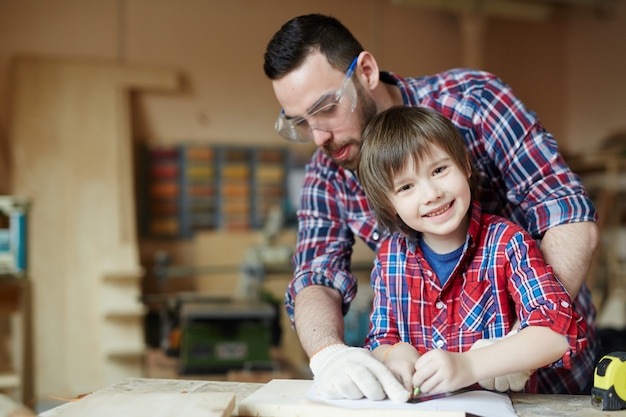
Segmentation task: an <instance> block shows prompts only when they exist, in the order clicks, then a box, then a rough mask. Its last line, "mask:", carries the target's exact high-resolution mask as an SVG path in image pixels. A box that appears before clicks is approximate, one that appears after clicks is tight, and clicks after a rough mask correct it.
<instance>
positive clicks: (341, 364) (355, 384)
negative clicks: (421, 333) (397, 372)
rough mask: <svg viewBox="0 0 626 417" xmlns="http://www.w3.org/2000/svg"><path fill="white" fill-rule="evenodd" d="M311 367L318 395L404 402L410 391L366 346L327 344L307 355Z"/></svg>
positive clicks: (333, 397)
mask: <svg viewBox="0 0 626 417" xmlns="http://www.w3.org/2000/svg"><path fill="white" fill-rule="evenodd" d="M310 367H311V370H312V371H313V375H314V376H315V385H316V387H317V391H318V393H319V395H321V396H322V397H325V398H330V399H336V398H347V399H352V400H357V399H360V398H363V397H367V398H369V399H370V400H375V401H379V400H383V399H385V396H387V397H389V399H390V400H392V401H394V402H406V401H407V400H408V399H409V397H410V395H411V393H410V392H409V391H408V390H407V389H405V388H404V387H403V386H402V384H401V383H400V382H399V381H398V380H397V379H396V377H395V376H394V375H393V374H392V373H391V371H390V370H389V369H388V368H387V367H386V366H385V365H383V364H382V363H381V362H380V361H378V359H376V358H374V356H373V355H372V354H371V353H370V352H369V351H368V350H366V349H363V348H356V347H349V346H347V345H341V344H337V345H331V346H328V347H326V348H324V349H322V350H321V351H319V352H318V353H316V354H315V355H313V357H312V358H311V362H310Z"/></svg>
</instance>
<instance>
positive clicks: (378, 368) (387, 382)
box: [368, 362, 411, 403]
mask: <svg viewBox="0 0 626 417" xmlns="http://www.w3.org/2000/svg"><path fill="white" fill-rule="evenodd" d="M370 371H371V372H372V373H373V374H374V375H376V378H377V379H378V381H379V382H380V385H381V386H382V389H383V391H384V393H386V394H387V397H389V399H390V400H391V401H393V402H397V403H405V402H407V401H408V400H409V398H410V396H411V392H410V391H409V390H407V389H406V388H405V387H404V386H403V385H402V382H400V381H398V379H397V378H396V377H395V375H394V374H393V373H392V372H391V370H389V368H387V367H386V366H385V365H383V364H382V363H380V362H377V363H375V364H372V366H370ZM409 380H410V376H409ZM368 398H369V397H368Z"/></svg>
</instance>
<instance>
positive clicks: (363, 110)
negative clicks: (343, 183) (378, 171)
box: [323, 83, 378, 170]
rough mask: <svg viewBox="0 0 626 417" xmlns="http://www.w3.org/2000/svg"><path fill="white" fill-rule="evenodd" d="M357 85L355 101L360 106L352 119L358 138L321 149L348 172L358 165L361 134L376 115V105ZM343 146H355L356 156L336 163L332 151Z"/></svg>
mask: <svg viewBox="0 0 626 417" xmlns="http://www.w3.org/2000/svg"><path fill="white" fill-rule="evenodd" d="M356 85H357V87H356V88H357V97H358V98H357V100H358V102H359V103H361V105H360V106H357V108H356V114H353V115H352V117H356V118H357V120H356V122H357V124H358V131H359V137H358V138H355V137H350V138H347V139H346V140H345V141H344V142H342V143H340V144H339V146H328V147H327V146H324V147H323V151H324V152H325V153H326V155H328V156H329V157H330V158H331V159H332V160H333V161H335V162H336V163H337V164H338V165H340V166H342V167H344V168H346V169H349V170H356V169H357V166H358V165H359V158H360V155H361V150H360V148H361V141H362V140H363V132H364V131H365V127H366V126H367V124H368V123H369V122H370V121H371V120H372V119H373V118H374V116H376V113H378V110H377V108H376V103H375V102H374V100H372V98H371V97H370V96H369V95H367V94H365V93H364V91H363V87H362V86H361V85H360V84H359V83H356ZM332 145H336V144H335V143H334V142H333V143H332ZM345 146H355V147H356V148H357V149H358V150H357V152H356V155H355V156H354V157H352V158H348V159H345V160H343V161H338V160H336V159H335V158H333V156H332V155H333V151H335V150H337V149H340V148H343V147H345Z"/></svg>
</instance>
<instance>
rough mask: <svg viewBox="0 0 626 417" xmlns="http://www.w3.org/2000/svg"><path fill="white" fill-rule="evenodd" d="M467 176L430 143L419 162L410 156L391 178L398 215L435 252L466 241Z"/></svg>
mask: <svg viewBox="0 0 626 417" xmlns="http://www.w3.org/2000/svg"><path fill="white" fill-rule="evenodd" d="M470 175H471V173H469V172H465V170H464V169H462V168H461V167H459V166H458V165H456V164H455V163H454V161H453V160H452V159H451V158H450V156H449V155H448V154H447V153H446V152H444V151H443V150H442V149H441V148H440V147H438V146H435V145H433V146H431V148H430V149H429V152H428V153H427V154H425V155H424V157H423V158H422V159H421V160H420V161H415V160H414V159H413V158H409V160H408V161H407V164H406V166H405V167H404V169H403V170H402V171H401V172H399V173H398V175H396V176H395V178H394V188H393V190H392V191H391V193H390V199H391V202H392V203H393V205H394V207H395V209H396V211H397V213H398V215H399V216H400V218H401V219H402V221H403V222H404V223H405V224H406V225H407V226H409V227H410V228H412V229H414V230H417V231H418V232H421V233H422V237H423V239H424V241H425V242H426V243H427V244H428V246H430V247H431V248H432V249H433V250H434V251H435V252H438V253H448V252H451V251H453V250H455V249H457V248H459V247H460V246H461V245H462V244H463V242H464V241H465V235H466V234H467V227H468V216H467V212H468V209H469V207H470V204H471V191H470V185H469V181H468V179H469V176H470Z"/></svg>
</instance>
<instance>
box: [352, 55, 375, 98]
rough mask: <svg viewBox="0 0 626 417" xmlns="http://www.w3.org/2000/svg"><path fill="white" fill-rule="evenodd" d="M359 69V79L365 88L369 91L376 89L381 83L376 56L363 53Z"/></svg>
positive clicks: (360, 56)
mask: <svg viewBox="0 0 626 417" xmlns="http://www.w3.org/2000/svg"><path fill="white" fill-rule="evenodd" d="M357 68H358V70H357V77H358V78H359V80H360V81H361V83H362V84H363V86H365V87H366V88H368V89H369V90H373V89H374V88H376V86H377V85H378V82H379V81H380V72H379V70H378V63H377V62H376V59H375V58H374V55H372V54H371V53H369V52H367V51H363V52H361V53H360V54H359V59H358V60H357Z"/></svg>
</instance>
